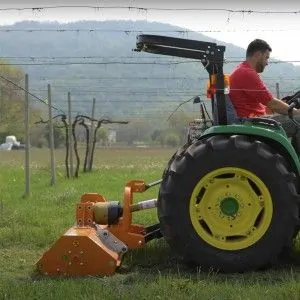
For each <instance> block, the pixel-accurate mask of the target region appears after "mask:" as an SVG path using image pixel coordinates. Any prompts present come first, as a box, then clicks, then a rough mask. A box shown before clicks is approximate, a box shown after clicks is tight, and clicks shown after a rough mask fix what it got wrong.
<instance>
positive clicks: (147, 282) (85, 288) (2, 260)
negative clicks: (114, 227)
mask: <svg viewBox="0 0 300 300" xmlns="http://www.w3.org/2000/svg"><path fill="white" fill-rule="evenodd" d="M173 152H174V150H172V149H163V150H161V149H100V150H98V151H97V153H96V157H95V165H94V166H95V169H94V171H93V172H92V173H88V174H83V173H82V172H80V175H79V178H77V179H66V178H65V171H64V165H63V161H64V152H63V151H58V152H57V153H56V162H57V166H58V169H57V184H56V185H55V186H54V187H51V186H50V184H49V183H50V172H49V152H48V151H47V150H46V149H44V150H33V151H32V152H31V171H30V174H31V195H30V197H29V198H23V197H22V196H23V194H24V190H25V182H24V173H25V172H24V167H23V159H24V153H23V152H18V151H12V152H0V270H1V271H0V299H9V300H11V299H89V300H92V299H222V300H223V299H275V298H277V299H300V253H299V258H297V257H296V258H295V260H294V261H293V263H286V264H284V265H280V266H275V267H273V268H272V269H269V270H266V271H261V272H253V273H247V274H231V275H225V274H218V273H216V272H208V273H207V272H206V273H205V272H202V271H201V269H191V268H190V267H187V266H186V265H184V264H183V263H182V262H181V261H180V259H178V258H177V257H176V255H175V254H174V253H173V252H172V251H171V249H169V247H168V245H167V244H166V243H165V241H164V240H163V239H159V240H156V241H151V242H150V243H149V244H147V245H146V247H145V248H143V249H141V250H134V251H129V252H128V253H127V254H126V256H125V259H124V261H123V264H122V266H121V268H120V269H119V270H118V272H117V273H116V274H115V275H113V276H112V277H104V278H101V277H88V278H47V277H42V276H40V275H38V274H37V273H36V271H35V262H36V261H37V260H38V258H39V257H40V256H41V255H42V253H43V252H44V251H45V250H46V249H48V248H49V247H50V246H51V245H52V243H54V242H55V241H56V240H57V239H58V238H59V237H60V236H61V235H62V234H63V233H64V232H65V231H66V230H67V229H68V228H70V227H71V226H73V225H74V222H75V205H76V203H77V202H78V201H79V198H80V195H81V194H83V193H85V192H98V193H100V194H103V195H105V196H106V197H107V198H108V199H112V200H122V196H123V188H124V185H125V183H126V182H127V181H129V180H131V179H143V180H145V181H146V182H152V181H154V180H156V179H159V178H160V177H161V174H162V171H163V168H164V166H165V165H166V163H167V161H168V159H169V157H170V156H171V155H172V153H173ZM157 191H158V189H157V188H153V189H150V190H149V191H147V192H146V193H144V194H142V195H139V197H136V198H135V199H136V200H141V199H150V198H156V197H157ZM134 221H135V222H137V223H142V224H149V225H150V224H152V223H155V222H156V221H157V217H156V211H155V210H151V211H144V212H137V213H135V216H134ZM295 247H296V249H295V252H298V249H299V248H300V247H299V245H298V243H297V242H296V246H295ZM295 254H297V253H295Z"/></svg>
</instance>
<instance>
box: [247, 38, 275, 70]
mask: <svg viewBox="0 0 300 300" xmlns="http://www.w3.org/2000/svg"><path fill="white" fill-rule="evenodd" d="M271 51H272V49H271V47H270V46H269V44H268V43H267V42H265V41H264V40H260V39H255V40H254V41H252V42H251V43H250V44H249V45H248V48H247V51H246V59H247V61H248V62H249V63H250V64H251V65H252V66H253V67H254V68H255V70H256V72H257V73H262V72H263V70H264V69H265V66H266V65H268V59H269V57H270V52H271Z"/></svg>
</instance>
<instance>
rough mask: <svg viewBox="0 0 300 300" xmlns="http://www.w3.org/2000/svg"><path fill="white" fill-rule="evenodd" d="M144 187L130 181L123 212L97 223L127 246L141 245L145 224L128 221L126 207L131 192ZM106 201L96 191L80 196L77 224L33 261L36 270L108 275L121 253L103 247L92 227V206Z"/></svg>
mask: <svg viewBox="0 0 300 300" xmlns="http://www.w3.org/2000/svg"><path fill="white" fill-rule="evenodd" d="M145 190H146V185H145V182H144V181H138V180H134V181H130V182H128V183H127V184H126V186H125V191H124V202H123V215H122V217H120V218H119V220H118V222H117V223H116V224H114V225H107V224H106V225H99V226H100V227H101V228H102V229H105V230H108V231H109V232H111V233H112V234H113V235H114V236H115V237H116V238H118V239H119V240H120V241H122V242H123V243H124V244H126V245H127V247H128V248H129V249H135V248H140V247H142V246H143V245H144V244H145V226H143V225H138V224H132V212H131V209H130V206H131V205H132V202H133V194H134V193H142V192H144V191H145ZM97 202H106V199H105V198H104V197H103V196H102V195H99V194H97V193H88V194H84V195H82V196H81V199H80V203H78V204H77V206H76V220H77V226H74V227H71V228H70V229H69V230H68V231H67V232H66V233H65V234H64V235H63V236H61V237H60V238H59V239H58V240H57V241H56V243H55V244H54V245H53V246H52V247H51V248H50V249H49V250H48V251H46V252H45V253H44V254H43V255H42V257H41V258H40V259H39V261H38V262H37V266H38V269H39V270H40V272H41V273H43V274H45V275H66V276H70V275H71V276H78V275H80V276H85V275H101V276H103V275H105V276H106V275H112V274H113V273H114V272H115V270H116V268H117V267H119V266H120V264H121V259H122V256H123V254H122V253H117V252H115V251H114V250H112V249H109V248H107V246H106V245H104V244H103V243H102V242H101V241H100V239H99V237H98V236H97V232H96V229H95V226H94V216H93V205H94V204H95V203H97Z"/></svg>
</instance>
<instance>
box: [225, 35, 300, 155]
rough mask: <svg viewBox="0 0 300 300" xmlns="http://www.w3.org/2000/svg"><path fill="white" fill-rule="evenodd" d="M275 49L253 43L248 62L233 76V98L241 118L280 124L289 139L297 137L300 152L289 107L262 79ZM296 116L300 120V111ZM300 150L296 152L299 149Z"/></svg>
mask: <svg viewBox="0 0 300 300" xmlns="http://www.w3.org/2000/svg"><path fill="white" fill-rule="evenodd" d="M271 51H272V49H271V47H270V46H269V45H268V43H267V42H265V41H264V40H260V39H256V40H254V41H252V42H251V43H250V44H249V46H248V48H247V51H246V60H245V61H243V62H242V63H240V64H239V65H238V66H237V67H236V68H235V69H234V70H233V72H232V74H231V75H230V94H229V97H230V99H231V101H232V104H233V106H234V107H235V110H236V113H237V115H238V117H243V118H253V117H269V116H268V114H270V113H275V114H274V115H272V116H271V117H272V119H274V120H276V121H278V122H280V123H281V124H282V126H283V128H284V129H285V131H286V133H287V135H288V136H289V137H292V136H293V137H295V136H297V137H296V140H297V142H296V144H297V145H295V146H296V148H297V149H299V151H300V130H299V133H298V129H297V127H296V126H295V125H294V124H293V122H291V120H290V119H289V117H288V105H287V104H286V103H285V102H283V101H282V100H280V99H276V98H275V97H273V95H272V93H271V92H270V91H269V90H268V89H267V87H266V86H265V84H264V83H263V82H262V80H261V79H260V76H259V75H258V74H259V73H262V72H263V71H264V69H265V67H266V66H267V65H268V59H269V57H270V53H271ZM293 115H294V116H295V118H296V119H299V118H300V109H294V111H293ZM297 149H296V150H297Z"/></svg>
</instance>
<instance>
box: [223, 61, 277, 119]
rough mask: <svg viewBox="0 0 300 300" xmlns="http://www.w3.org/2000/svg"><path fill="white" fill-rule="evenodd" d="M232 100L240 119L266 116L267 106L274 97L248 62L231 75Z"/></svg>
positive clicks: (243, 63)
mask: <svg viewBox="0 0 300 300" xmlns="http://www.w3.org/2000/svg"><path fill="white" fill-rule="evenodd" d="M229 96H230V99H231V101H232V104H233V106H234V107H235V109H236V112H237V115H238V116H239V117H246V118H249V117H258V116H262V115H265V114H266V108H267V107H266V105H267V104H268V102H269V101H270V100H272V99H273V98H274V97H273V95H272V94H271V92H270V91H269V90H268V89H267V88H266V86H265V85H264V83H263V82H262V80H261V79H260V77H259V75H258V74H257V73H256V71H255V70H254V69H253V68H252V67H251V66H250V65H249V63H247V62H246V61H244V62H242V63H240V64H239V65H238V66H237V67H236V68H235V69H234V70H233V72H232V73H231V75H230V93H229Z"/></svg>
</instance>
